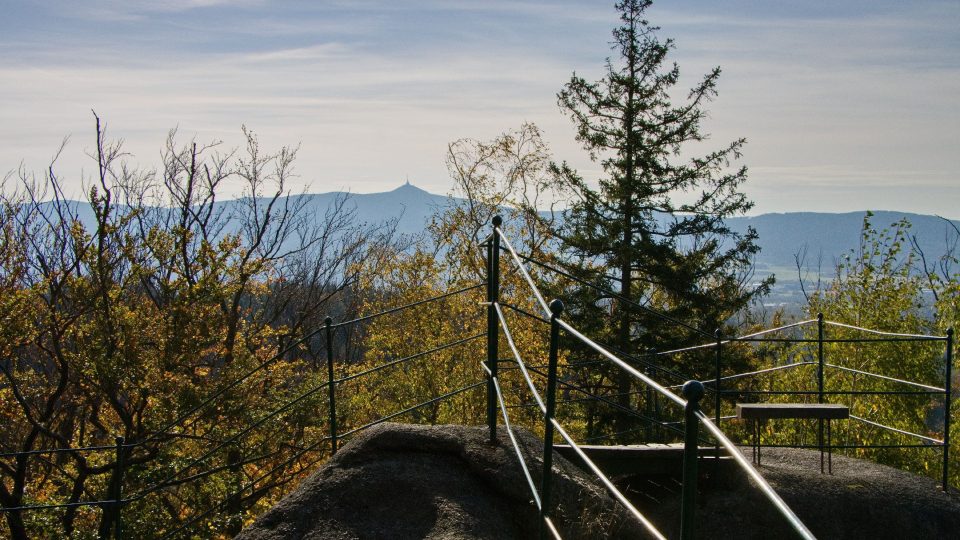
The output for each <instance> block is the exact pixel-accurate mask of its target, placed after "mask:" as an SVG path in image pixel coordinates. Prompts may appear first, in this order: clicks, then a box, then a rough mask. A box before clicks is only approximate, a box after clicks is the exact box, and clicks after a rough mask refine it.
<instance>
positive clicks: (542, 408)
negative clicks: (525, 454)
mask: <svg viewBox="0 0 960 540" xmlns="http://www.w3.org/2000/svg"><path fill="white" fill-rule="evenodd" d="M493 307H494V308H495V309H496V310H497V319H498V320H499V321H500V327H501V328H503V335H504V337H506V338H507V344H508V345H509V346H510V350H511V351H513V356H514V357H515V358H516V360H517V367H519V368H520V373H522V374H523V378H524V379H525V380H526V381H527V386H529V387H530V393H531V394H533V399H535V400H536V402H537V405H538V406H539V407H540V412H542V413H545V412H547V406H546V405H544V403H543V400H542V399H540V394H539V393H538V392H537V388H536V386H534V384H533V380H532V379H531V378H530V374H529V373H527V367H526V366H525V365H524V363H523V359H521V358H520V351H519V350H518V349H517V345H516V344H515V343H514V342H513V335H511V334H510V328H509V327H508V326H507V320H506V318H504V316H503V311H502V310H501V309H500V304H497V303H496V302H494V304H493Z"/></svg>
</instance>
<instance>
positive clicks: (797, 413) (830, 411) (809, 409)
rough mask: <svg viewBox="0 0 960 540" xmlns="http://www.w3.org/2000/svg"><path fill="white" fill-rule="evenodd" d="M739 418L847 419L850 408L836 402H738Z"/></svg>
mask: <svg viewBox="0 0 960 540" xmlns="http://www.w3.org/2000/svg"><path fill="white" fill-rule="evenodd" d="M737 418H744V419H748V420H772V419H775V418H820V419H823V420H845V419H847V418H850V408H849V407H847V406H846V405H840V404H836V403H737Z"/></svg>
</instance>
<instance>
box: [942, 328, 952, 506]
mask: <svg viewBox="0 0 960 540" xmlns="http://www.w3.org/2000/svg"><path fill="white" fill-rule="evenodd" d="M945 367H946V369H945V371H946V376H947V380H946V385H945V386H944V393H943V490H944V491H947V486H948V482H949V480H950V404H951V403H950V402H951V401H953V391H952V386H953V328H947V361H946V366H945Z"/></svg>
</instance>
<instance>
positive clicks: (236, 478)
mask: <svg viewBox="0 0 960 540" xmlns="http://www.w3.org/2000/svg"><path fill="white" fill-rule="evenodd" d="M241 461H243V456H242V455H241V453H240V447H239V445H237V444H236V442H234V444H233V445H231V446H230V450H229V451H228V452H227V468H228V470H229V471H230V475H231V476H232V478H231V480H232V481H233V494H232V495H230V496H229V498H228V499H227V514H228V515H229V517H228V518H227V526H226V530H227V533H228V534H229V535H230V536H236V535H238V534H240V531H241V530H242V529H243V513H242V509H241V505H240V503H241V501H242V499H243V493H242V492H241V490H240V488H241V487H242V486H243V480H242V477H241V472H242V469H241V465H240V462H241Z"/></svg>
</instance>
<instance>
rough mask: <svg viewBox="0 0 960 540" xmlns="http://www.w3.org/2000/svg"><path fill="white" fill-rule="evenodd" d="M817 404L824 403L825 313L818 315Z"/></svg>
mask: <svg viewBox="0 0 960 540" xmlns="http://www.w3.org/2000/svg"><path fill="white" fill-rule="evenodd" d="M817 399H818V401H817V403H823V313H817Z"/></svg>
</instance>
